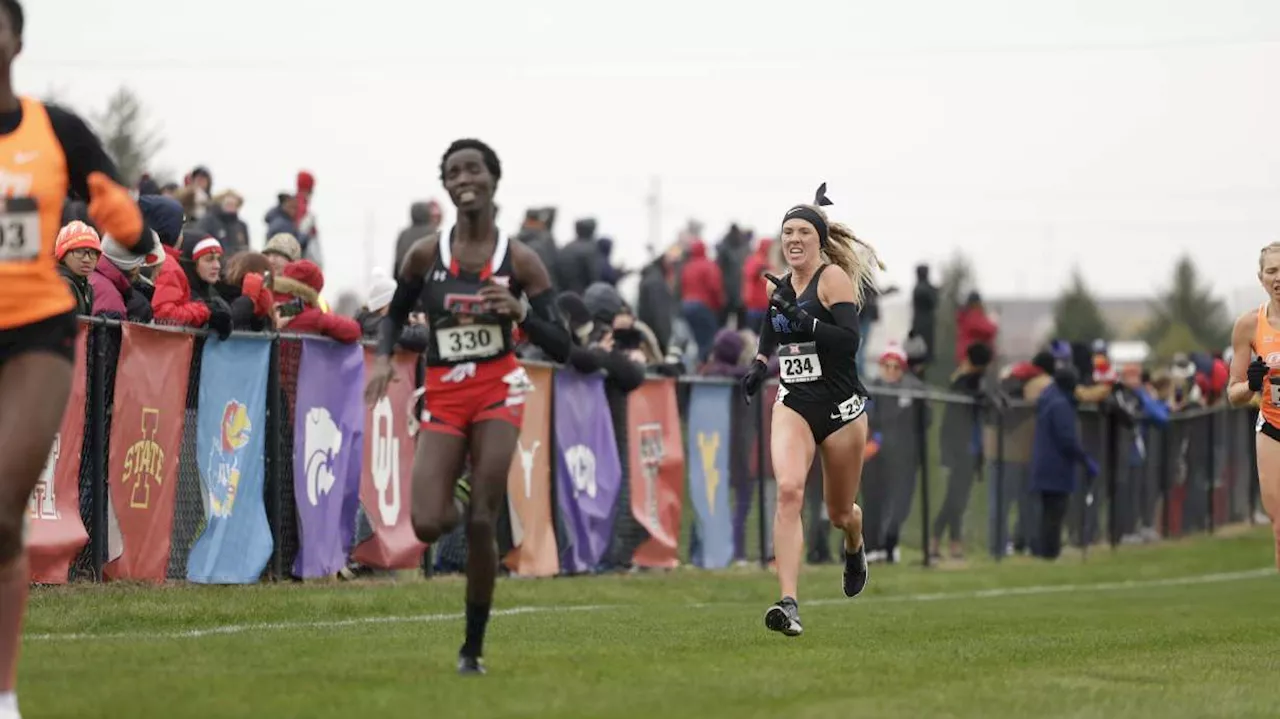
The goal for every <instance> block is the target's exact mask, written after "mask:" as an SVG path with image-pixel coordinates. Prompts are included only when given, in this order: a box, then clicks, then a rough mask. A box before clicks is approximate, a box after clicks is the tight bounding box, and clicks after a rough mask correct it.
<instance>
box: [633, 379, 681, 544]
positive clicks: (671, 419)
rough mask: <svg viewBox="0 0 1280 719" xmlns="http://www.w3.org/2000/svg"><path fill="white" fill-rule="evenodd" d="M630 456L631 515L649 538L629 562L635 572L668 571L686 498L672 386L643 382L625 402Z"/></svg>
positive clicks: (663, 381)
mask: <svg viewBox="0 0 1280 719" xmlns="http://www.w3.org/2000/svg"><path fill="white" fill-rule="evenodd" d="M627 432H628V437H627V439H628V441H629V450H630V454H631V458H630V459H631V465H630V467H631V514H632V515H633V516H635V518H636V521H637V522H639V523H640V526H642V527H644V528H645V530H646V531H647V532H648V533H649V538H648V539H647V540H645V542H644V543H643V544H641V545H640V546H639V547H638V548H637V549H636V553H635V556H634V558H633V561H634V563H635V565H636V566H638V567H654V568H668V569H669V568H672V567H675V566H676V565H678V564H679V563H680V560H679V558H678V557H677V553H676V551H677V548H678V543H679V538H680V504H681V502H682V500H683V494H684V447H683V446H682V443H681V437H680V411H679V407H677V406H676V381H675V380H674V379H670V378H663V379H647V380H645V382H644V384H642V385H640V388H639V389H637V390H635V391H634V392H632V393H631V394H630V395H629V396H628V397H627Z"/></svg>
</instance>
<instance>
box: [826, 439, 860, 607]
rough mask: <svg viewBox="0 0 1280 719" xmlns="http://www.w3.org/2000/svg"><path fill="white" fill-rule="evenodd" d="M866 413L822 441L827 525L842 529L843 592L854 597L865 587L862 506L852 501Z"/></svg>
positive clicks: (856, 482)
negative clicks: (829, 521)
mask: <svg viewBox="0 0 1280 719" xmlns="http://www.w3.org/2000/svg"><path fill="white" fill-rule="evenodd" d="M866 446H867V415H865V414H863V415H862V416H861V417H858V418H857V419H856V420H854V421H852V422H850V423H848V424H846V425H845V426H843V427H841V428H840V429H837V430H836V431H834V432H832V433H831V434H830V435H828V436H827V438H826V439H824V440H822V445H821V446H820V447H819V450H820V451H821V452H822V486H823V495H824V496H825V497H826V498H827V516H829V517H831V525H832V526H834V527H836V528H837V529H840V530H841V531H843V532H844V577H843V584H844V594H845V596H847V597H856V596H858V595H859V594H861V593H862V590H863V589H864V588H866V586H867V574H868V572H867V548H866V546H865V545H864V543H863V541H862V508H860V507H859V506H858V505H857V504H856V503H855V502H856V501H857V499H858V487H859V485H861V484H862V453H863V451H864V450H865V449H866Z"/></svg>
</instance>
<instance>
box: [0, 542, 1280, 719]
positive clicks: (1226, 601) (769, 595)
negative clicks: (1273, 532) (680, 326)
mask: <svg viewBox="0 0 1280 719" xmlns="http://www.w3.org/2000/svg"><path fill="white" fill-rule="evenodd" d="M1272 566H1273V563H1272V544H1271V542H1270V539H1269V534H1268V533H1267V532H1264V531H1260V530H1246V531H1240V532H1236V536H1233V537H1222V536H1220V537H1216V538H1212V539H1197V540H1188V541H1183V542H1177V543H1169V544H1165V545H1163V546H1152V547H1126V548H1125V549H1124V550H1122V551H1120V552H1116V553H1114V554H1113V553H1111V552H1110V551H1107V550H1102V551H1096V552H1094V553H1091V554H1090V555H1089V557H1088V558H1087V561H1086V560H1083V559H1082V558H1081V557H1080V556H1079V555H1075V556H1070V557H1066V558H1064V559H1063V560H1062V561H1060V562H1059V563H1057V564H1054V565H1044V564H1038V563H1033V562H1032V561H1031V560H1011V561H1007V562H1004V563H1003V564H1000V565H994V564H990V563H987V562H981V561H976V560H975V563H974V564H973V565H970V566H967V567H946V566H944V567H941V568H937V569H931V570H926V569H923V568H921V567H919V566H914V565H903V566H895V567H883V566H877V567H873V569H872V580H871V584H870V586H869V587H868V590H867V593H866V594H865V595H864V596H862V597H859V598H858V599H856V600H852V601H850V600H845V599H844V598H843V595H841V594H840V589H839V581H840V580H839V571H838V569H836V568H833V567H823V568H816V569H809V570H807V571H806V572H805V574H804V576H803V578H802V583H801V591H802V596H801V613H802V617H803V619H804V621H805V632H806V634H805V635H804V636H803V637H799V638H795V639H788V638H785V637H782V636H780V635H775V634H772V633H770V632H768V631H767V630H765V629H764V626H763V622H762V616H763V613H764V609H765V607H766V606H767V605H768V603H769V602H771V601H773V600H774V599H776V597H775V591H776V589H775V587H776V584H775V582H774V579H773V577H772V575H770V574H768V573H766V572H763V571H760V570H758V569H751V570H731V571H725V572H718V573H707V572H701V571H697V570H678V571H674V572H670V573H660V574H643V575H631V576H613V577H597V578H575V579H554V580H509V581H502V582H500V584H499V587H498V606H497V609H498V610H499V611H498V612H497V616H495V617H494V619H493V620H492V622H491V625H490V637H489V641H488V644H487V652H486V654H487V660H488V664H489V669H490V673H489V675H488V676H487V677H483V678H474V677H472V678H460V677H458V676H456V675H455V674H454V666H453V665H454V658H455V655H456V651H457V649H458V646H459V644H460V643H461V636H462V621H461V618H460V615H459V610H460V607H461V603H462V587H463V585H462V582H461V581H460V580H459V579H455V578H442V579H435V580H432V581H430V582H426V581H423V580H420V579H401V580H398V581H387V582H380V583H378V582H369V583H350V584H325V585H320V586H316V585H307V586H302V585H276V586H266V585H263V586H254V587H188V586H174V587H165V588H150V587H126V586H71V587H64V588H55V589H43V590H40V591H38V592H37V593H36V594H35V595H34V596H33V601H32V606H31V611H30V615H29V621H28V633H29V637H28V640H27V642H26V644H25V649H24V664H23V667H22V672H21V684H20V686H21V689H20V692H21V699H22V704H23V712H24V716H25V717H28V719H39V718H40V717H232V716H235V717H352V716H396V717H400V716H404V717H409V716H413V717H419V716H421V717H476V718H479V717H544V716H548V717H664V718H671V717H708V718H710V717H735V718H741V717H823V718H826V717H832V716H838V717H846V716H859V717H1034V718H1035V719H1045V718H1048V717H1233V718H1238V717H1277V716H1280V673H1278V670H1280V579H1278V578H1277V577H1276V576H1275V575H1274V571H1273V570H1270V569H1268V568H1269V567H1272Z"/></svg>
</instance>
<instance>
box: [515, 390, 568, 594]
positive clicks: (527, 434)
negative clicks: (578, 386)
mask: <svg viewBox="0 0 1280 719" xmlns="http://www.w3.org/2000/svg"><path fill="white" fill-rule="evenodd" d="M525 371H527V372H528V373H529V381H530V382H531V383H532V384H533V391H532V392H530V393H529V394H527V395H525V400H524V425H523V427H522V428H521V429H520V442H519V445H517V447H516V456H515V457H514V458H512V462H511V471H510V472H509V473H508V474H507V509H508V514H509V515H510V516H511V542H512V544H513V545H514V548H513V549H512V550H511V552H510V553H508V554H507V556H506V557H505V558H504V559H503V563H504V564H506V566H507V568H508V569H510V570H511V571H512V572H514V573H515V574H517V575H520V576H523V577H553V576H555V575H557V574H559V573H560V558H559V557H558V556H557V554H556V551H557V550H556V528H555V524H553V523H552V521H551V435H550V431H551V384H552V379H551V368H550V367H526V368H525Z"/></svg>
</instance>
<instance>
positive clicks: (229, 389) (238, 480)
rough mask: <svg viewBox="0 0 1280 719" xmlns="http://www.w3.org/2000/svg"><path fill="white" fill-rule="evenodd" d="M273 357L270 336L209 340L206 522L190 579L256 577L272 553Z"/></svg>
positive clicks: (190, 563) (203, 418)
mask: <svg viewBox="0 0 1280 719" xmlns="http://www.w3.org/2000/svg"><path fill="white" fill-rule="evenodd" d="M270 357H271V342H270V340H265V339H232V340H228V341H226V342H222V341H219V340H216V339H209V340H206V341H205V343H204V352H203V355H202V357H201V361H200V396H199V402H200V406H199V409H198V410H197V412H196V466H197V467H199V469H200V486H201V489H202V491H203V499H204V516H205V527H204V531H203V532H202V533H201V534H200V537H199V539H197V540H196V543H195V546H194V547H192V549H191V556H190V557H189V558H188V559H187V579H188V580H189V581H192V582H199V583H202V584H252V583H254V582H257V581H258V579H259V578H260V577H261V576H262V570H263V569H265V568H266V566H267V560H269V559H270V558H271V547H272V541H271V527H270V526H269V525H268V524H267V509H266V505H265V504H264V502H263V488H264V487H265V472H264V464H265V461H264V460H265V455H266V437H265V433H266V424H267V370H268V366H269V361H270Z"/></svg>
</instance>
